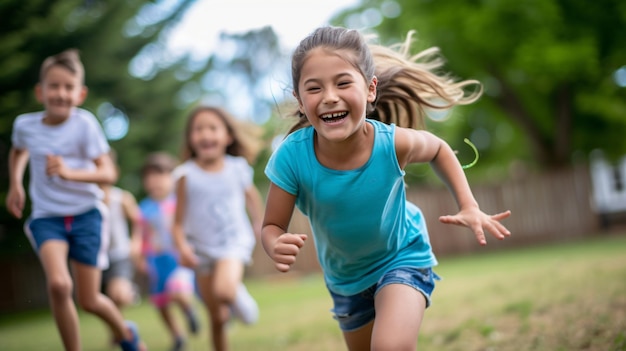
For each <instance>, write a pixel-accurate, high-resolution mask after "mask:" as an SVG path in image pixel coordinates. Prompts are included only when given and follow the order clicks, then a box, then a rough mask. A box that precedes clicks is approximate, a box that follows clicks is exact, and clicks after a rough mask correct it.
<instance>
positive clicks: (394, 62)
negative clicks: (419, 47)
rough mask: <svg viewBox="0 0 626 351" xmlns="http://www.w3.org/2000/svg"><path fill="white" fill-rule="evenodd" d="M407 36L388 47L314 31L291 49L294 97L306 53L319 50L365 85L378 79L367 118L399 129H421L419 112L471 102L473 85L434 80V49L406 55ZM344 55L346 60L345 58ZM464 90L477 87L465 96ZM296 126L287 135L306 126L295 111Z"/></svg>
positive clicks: (353, 35) (346, 33) (340, 32)
mask: <svg viewBox="0 0 626 351" xmlns="http://www.w3.org/2000/svg"><path fill="white" fill-rule="evenodd" d="M413 33H414V32H413V31H410V32H409V33H408V36H407V38H406V40H405V41H404V42H403V43H398V44H395V45H392V46H389V47H384V46H381V45H377V44H370V43H368V41H369V40H371V39H372V38H373V37H372V38H370V37H367V38H366V37H365V36H363V35H362V34H361V33H359V32H358V31H356V30H353V29H346V28H341V27H332V26H328V27H320V28H318V29H316V30H315V31H313V33H311V34H310V35H309V36H307V37H306V38H304V39H303V40H302V41H301V42H300V44H299V45H298V47H297V48H296V49H295V51H294V53H293V56H292V60H291V75H292V84H293V88H294V93H295V94H296V96H299V95H300V94H299V91H298V83H299V81H300V74H301V70H302V66H303V65H304V62H305V60H306V59H307V57H308V55H309V53H310V52H311V50H313V49H315V48H322V49H323V50H325V51H326V52H327V53H333V52H337V51H343V53H336V55H337V56H339V57H342V58H345V60H346V61H348V62H349V63H350V64H352V65H353V66H354V67H355V68H356V69H357V70H358V71H359V72H360V73H361V75H362V76H363V78H365V81H366V82H370V81H371V80H372V79H373V77H374V76H376V77H377V79H378V85H377V86H376V100H375V101H374V102H372V103H368V105H367V109H366V114H367V117H368V118H371V119H375V120H379V121H381V122H385V123H388V124H390V123H395V124H396V125H398V126H401V127H409V128H424V116H425V111H424V107H429V108H432V109H448V108H451V107H453V106H455V105H466V104H470V103H472V102H474V101H476V100H477V99H478V98H479V97H480V95H481V93H482V86H481V84H480V82H478V81H477V80H465V81H460V82H456V81H455V80H454V79H453V78H452V77H450V76H449V75H447V74H441V75H438V74H437V73H436V70H438V69H440V68H441V67H442V66H443V63H444V62H443V60H442V59H441V58H439V57H438V55H439V49H438V48H435V47H433V48H430V49H427V50H424V51H422V52H420V53H418V54H417V55H413V56H411V54H410V47H411V43H412V42H413V40H412V36H413ZM346 52H348V53H349V54H348V55H345V53H346ZM469 86H475V87H477V89H476V90H474V91H473V92H470V93H467V92H466V91H465V89H466V88H467V87H469ZM295 115H296V116H298V117H300V119H299V121H298V122H297V123H296V124H295V125H294V126H293V127H292V128H291V130H290V131H289V133H291V132H293V131H295V130H297V129H300V128H302V127H305V126H307V125H309V123H308V121H307V119H306V116H304V114H302V113H301V112H300V111H297V112H295Z"/></svg>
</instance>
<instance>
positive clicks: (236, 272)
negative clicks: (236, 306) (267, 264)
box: [213, 258, 244, 306]
mask: <svg viewBox="0 0 626 351" xmlns="http://www.w3.org/2000/svg"><path fill="white" fill-rule="evenodd" d="M243 271H244V265H243V262H241V261H240V260H238V259H230V258H227V259H221V260H218V261H216V262H215V267H214V268H213V275H214V278H213V281H214V282H215V284H213V296H214V297H215V298H216V299H217V301H218V302H219V303H221V304H224V305H226V306H231V305H232V304H233V303H234V302H235V298H236V296H237V289H238V288H239V286H240V285H241V281H242V280H243Z"/></svg>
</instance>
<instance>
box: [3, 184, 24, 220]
mask: <svg viewBox="0 0 626 351" xmlns="http://www.w3.org/2000/svg"><path fill="white" fill-rule="evenodd" d="M25 199H26V195H25V193H24V188H22V187H21V186H18V187H11V188H10V189H9V193H8V194H7V198H6V201H5V202H6V207H7V211H9V213H10V214H11V215H12V216H13V217H15V218H18V219H19V218H22V211H23V210H24V202H25Z"/></svg>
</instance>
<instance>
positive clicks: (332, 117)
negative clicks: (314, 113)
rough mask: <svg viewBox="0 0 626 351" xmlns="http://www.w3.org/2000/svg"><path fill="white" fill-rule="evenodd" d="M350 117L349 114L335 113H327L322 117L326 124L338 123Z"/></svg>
mask: <svg viewBox="0 0 626 351" xmlns="http://www.w3.org/2000/svg"><path fill="white" fill-rule="evenodd" d="M347 115H348V112H335V113H327V114H324V115H322V116H321V118H322V121H324V123H333V122H338V121H340V120H342V119H344V118H346V116H347Z"/></svg>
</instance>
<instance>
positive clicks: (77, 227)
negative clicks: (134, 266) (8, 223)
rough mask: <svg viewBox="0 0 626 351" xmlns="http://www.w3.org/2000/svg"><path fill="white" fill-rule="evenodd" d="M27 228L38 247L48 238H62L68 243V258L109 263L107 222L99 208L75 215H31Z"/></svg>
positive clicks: (101, 264) (90, 263)
mask: <svg viewBox="0 0 626 351" xmlns="http://www.w3.org/2000/svg"><path fill="white" fill-rule="evenodd" d="M24 229H25V232H26V236H27V237H28V239H29V240H30V241H31V244H32V245H33V247H34V248H35V249H36V250H37V251H39V249H40V248H41V246H42V245H43V243H45V242H46V241H48V240H61V241H65V242H67V244H68V247H69V251H68V257H69V258H71V259H73V260H76V261H78V262H80V263H82V264H86V265H88V266H94V267H98V268H100V269H104V268H106V267H107V266H108V259H107V246H108V239H107V240H103V235H105V234H104V230H105V226H104V225H103V214H102V212H101V211H100V209H99V208H94V209H91V210H89V211H87V212H85V213H82V214H79V215H75V216H65V217H42V218H35V219H30V218H29V219H28V220H27V221H26V223H25V225H24Z"/></svg>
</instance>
